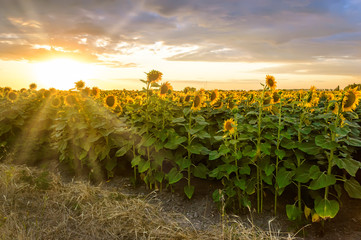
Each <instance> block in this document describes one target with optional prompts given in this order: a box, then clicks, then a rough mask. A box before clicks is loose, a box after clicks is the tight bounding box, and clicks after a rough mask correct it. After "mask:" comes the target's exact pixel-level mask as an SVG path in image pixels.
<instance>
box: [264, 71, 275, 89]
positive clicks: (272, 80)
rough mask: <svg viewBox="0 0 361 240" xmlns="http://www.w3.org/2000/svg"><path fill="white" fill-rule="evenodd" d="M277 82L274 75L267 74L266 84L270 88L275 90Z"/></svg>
mask: <svg viewBox="0 0 361 240" xmlns="http://www.w3.org/2000/svg"><path fill="white" fill-rule="evenodd" d="M276 83H277V82H276V80H275V77H274V76H272V75H266V84H267V86H268V87H269V88H270V89H272V90H275V89H276Z"/></svg>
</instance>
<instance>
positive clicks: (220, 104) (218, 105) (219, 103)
mask: <svg viewBox="0 0 361 240" xmlns="http://www.w3.org/2000/svg"><path fill="white" fill-rule="evenodd" d="M212 107H213V108H214V109H221V108H222V107H223V101H222V99H219V100H218V101H217V102H215V103H213V105H212Z"/></svg>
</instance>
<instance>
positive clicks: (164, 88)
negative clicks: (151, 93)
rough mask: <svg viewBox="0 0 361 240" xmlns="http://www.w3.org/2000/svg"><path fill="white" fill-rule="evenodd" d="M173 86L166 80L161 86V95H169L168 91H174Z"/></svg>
mask: <svg viewBox="0 0 361 240" xmlns="http://www.w3.org/2000/svg"><path fill="white" fill-rule="evenodd" d="M172 89H173V88H172V86H171V85H170V83H169V82H165V83H163V84H162V85H161V86H160V88H159V90H160V91H159V96H160V97H165V95H167V93H168V92H169V90H170V91H172Z"/></svg>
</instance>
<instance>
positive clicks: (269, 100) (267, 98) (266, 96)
mask: <svg viewBox="0 0 361 240" xmlns="http://www.w3.org/2000/svg"><path fill="white" fill-rule="evenodd" d="M271 103H272V97H271V94H270V93H269V92H266V93H265V94H264V96H263V105H268V104H271Z"/></svg>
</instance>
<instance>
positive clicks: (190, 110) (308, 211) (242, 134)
mask: <svg viewBox="0 0 361 240" xmlns="http://www.w3.org/2000/svg"><path fill="white" fill-rule="evenodd" d="M160 79H161V73H160V72H158V71H155V70H153V71H151V72H149V73H147V80H141V81H142V82H143V83H144V88H143V90H142V91H127V90H116V91H100V90H99V89H97V88H93V89H89V88H85V86H84V83H83V82H81V81H80V82H77V83H76V88H77V89H74V90H72V91H57V90H55V89H50V90H35V88H36V85H35V86H34V85H33V86H30V89H22V90H21V91H13V90H11V89H10V88H2V89H1V90H0V94H1V95H0V112H1V114H0V159H5V158H8V157H11V156H14V158H16V159H21V160H23V161H24V162H27V163H32V162H35V161H37V160H38V159H44V158H50V157H54V156H55V157H57V158H58V159H59V160H60V161H61V162H62V163H66V164H69V166H71V167H72V168H73V169H74V170H75V171H81V170H84V169H86V170H87V171H88V173H89V176H90V177H93V178H103V177H105V176H104V174H106V177H108V178H109V177H113V176H114V174H116V173H117V171H118V170H119V168H120V167H124V166H127V164H129V165H131V167H132V169H133V170H132V171H134V177H133V180H134V181H135V182H136V181H139V180H142V181H144V182H145V184H146V185H147V186H148V187H149V188H150V189H153V188H155V189H159V190H160V191H161V190H162V189H163V188H168V187H170V188H171V187H172V185H173V184H176V183H177V182H179V181H181V180H182V179H184V180H185V181H186V185H185V187H184V193H185V194H186V196H187V197H188V198H189V199H191V198H192V196H193V194H194V192H195V191H197V189H195V187H194V185H193V184H192V179H194V178H203V179H216V180H219V181H220V182H221V183H222V185H223V187H222V188H221V189H218V190H216V191H214V193H213V199H214V201H215V202H224V203H225V204H226V205H227V206H229V207H233V208H235V209H241V208H244V207H252V206H253V205H254V207H255V208H256V209H257V211H258V212H262V210H263V201H264V195H265V194H266V193H267V194H273V196H274V213H275V214H277V211H278V205H279V204H278V199H279V198H280V197H281V196H282V195H283V193H284V192H285V190H286V191H288V192H289V193H294V198H292V199H295V201H293V200H291V199H289V200H287V201H289V204H287V205H286V213H287V216H288V217H289V218H290V219H291V220H298V219H301V218H302V215H304V218H306V219H309V218H310V220H312V221H320V220H325V219H329V218H333V217H335V216H336V214H337V212H338V211H339V207H340V197H341V194H342V193H345V192H346V193H347V194H348V195H349V196H350V197H352V198H358V199H361V186H360V184H359V182H358V181H357V180H356V178H355V176H356V174H357V173H358V171H359V169H360V168H361V162H360V159H356V158H357V156H358V154H359V153H360V149H361V137H360V119H359V117H360V115H361V109H360V107H357V104H358V101H359V97H360V92H359V91H357V89H356V88H353V89H352V88H350V89H348V90H345V91H317V90H316V89H314V88H311V89H310V90H308V91H285V90H283V91H281V90H276V81H275V79H274V78H273V77H272V76H267V77H266V83H265V84H264V85H262V86H263V89H262V90H260V91H248V92H246V91H217V90H214V91H205V90H202V89H201V90H199V91H195V89H192V88H186V89H184V91H182V92H175V91H172V87H171V85H170V84H169V83H168V82H165V83H163V84H161V85H160V84H158V81H159V80H160ZM310 199H311V200H310Z"/></svg>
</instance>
